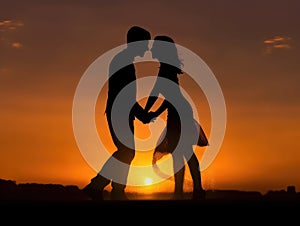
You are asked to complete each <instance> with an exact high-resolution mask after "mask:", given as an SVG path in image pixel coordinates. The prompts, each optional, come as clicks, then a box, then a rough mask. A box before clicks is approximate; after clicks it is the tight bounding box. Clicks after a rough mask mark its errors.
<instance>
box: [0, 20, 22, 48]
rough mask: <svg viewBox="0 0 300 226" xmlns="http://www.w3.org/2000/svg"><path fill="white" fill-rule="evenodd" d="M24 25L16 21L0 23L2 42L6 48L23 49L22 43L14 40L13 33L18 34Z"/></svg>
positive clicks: (0, 40)
mask: <svg viewBox="0 0 300 226" xmlns="http://www.w3.org/2000/svg"><path fill="white" fill-rule="evenodd" d="M23 26H24V23H23V22H21V21H15V20H2V21H0V42H1V43H2V44H4V45H6V46H10V47H12V48H16V49H19V48H21V47H23V45H22V43H21V42H20V41H15V40H12V38H11V37H12V36H13V35H12V33H13V32H14V33H15V32H16V31H17V30H18V29H19V28H20V27H23Z"/></svg>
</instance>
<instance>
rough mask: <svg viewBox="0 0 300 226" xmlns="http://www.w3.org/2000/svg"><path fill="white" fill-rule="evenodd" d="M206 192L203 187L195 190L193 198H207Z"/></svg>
mask: <svg viewBox="0 0 300 226" xmlns="http://www.w3.org/2000/svg"><path fill="white" fill-rule="evenodd" d="M205 196H206V192H205V190H203V189H199V190H194V191H193V195H192V199H193V200H205Z"/></svg>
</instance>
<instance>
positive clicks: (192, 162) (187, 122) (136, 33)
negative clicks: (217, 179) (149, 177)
mask: <svg viewBox="0 0 300 226" xmlns="http://www.w3.org/2000/svg"><path fill="white" fill-rule="evenodd" d="M149 40H151V35H150V32H148V31H147V30H145V29H144V28H141V27H138V26H133V27H131V28H130V29H129V30H128V32H127V47H126V48H125V49H124V50H122V51H121V52H120V53H118V54H117V55H116V56H115V57H114V58H113V59H112V61H111V63H110V65H109V79H108V98H107V103H106V111H105V112H106V118H107V122H108V126H109V129H110V133H111V137H112V139H113V142H114V144H115V146H116V148H117V150H116V151H115V152H114V153H113V154H112V156H111V157H110V158H109V159H108V160H107V161H106V162H105V164H104V165H103V167H102V168H101V170H100V171H99V172H98V174H97V175H96V176H95V177H94V178H92V179H91V182H90V183H89V184H88V185H87V186H86V187H85V188H84V189H83V191H84V192H86V193H87V194H88V195H90V196H91V198H92V199H96V200H101V199H103V196H102V195H103V190H104V188H105V187H106V186H107V185H109V184H110V183H111V186H112V190H111V197H112V198H113V199H117V200H123V199H127V198H126V194H125V188H126V184H127V177H128V173H129V168H130V164H131V162H132V160H133V159H134V156H135V148H134V120H135V118H137V119H138V120H140V121H142V122H143V123H144V124H146V123H149V122H150V121H152V120H153V119H154V118H156V117H158V116H159V115H160V114H161V113H162V112H164V111H165V110H167V112H168V116H167V124H166V133H164V134H165V136H164V138H163V140H162V141H161V140H160V143H159V145H158V146H157V147H156V148H155V150H154V154H153V164H154V165H155V164H156V162H157V161H158V160H159V159H160V158H161V157H162V156H163V155H164V154H172V159H173V169H174V176H175V190H174V192H175V195H176V197H177V196H179V197H180V196H182V195H183V182H184V170H185V167H184V160H185V159H186V161H187V163H188V166H189V169H190V172H191V176H192V179H193V185H194V187H193V198H194V199H203V198H204V197H205V190H204V189H203V187H202V182H201V173H200V165H199V161H198V159H197V157H196V155H195V154H194V151H193V145H200V146H206V145H208V141H207V139H206V136H205V134H204V133H203V130H202V129H201V126H200V125H199V124H198V125H197V122H196V121H195V119H194V117H193V110H192V107H191V106H190V104H189V102H188V101H187V100H186V99H185V98H184V96H183V94H182V93H181V91H180V87H179V83H178V75H180V74H182V73H183V72H182V70H181V66H182V65H181V61H180V60H179V57H178V53H177V48H176V45H175V43H174V41H173V40H172V39H171V38H170V37H167V36H156V37H155V38H154V43H153V46H152V49H151V53H152V57H153V58H156V59H157V60H158V61H159V62H160V69H159V73H158V76H157V80H156V82H155V84H154V87H153V89H152V91H151V95H150V96H149V98H148V100H147V103H146V105H145V108H143V107H141V106H140V105H139V103H138V102H137V101H136V74H135V67H134V64H133V61H134V58H135V57H137V56H140V57H142V56H144V54H145V52H146V51H148V50H149V47H148V45H149ZM139 41H142V42H139ZM162 41H163V43H166V45H161V43H162ZM132 44H133V45H132ZM166 62H170V64H169V63H166ZM120 68H121V69H120ZM166 81H169V82H171V83H168V82H166ZM170 84H174V85H170ZM125 87H126V98H123V99H122V105H123V106H124V107H123V108H122V107H121V108H118V110H117V113H114V111H113V104H114V101H115V100H116V98H117V96H118V94H119V93H120V92H121V91H122V90H123V89H124V88H125ZM159 94H161V95H163V97H164V101H163V103H162V104H161V105H160V107H159V108H158V109H157V110H156V111H155V112H151V111H150V112H149V110H150V109H151V107H152V106H153V104H154V103H155V101H156V100H157V98H158V95H159ZM133 101H134V102H133ZM174 101H175V102H176V103H175V105H176V106H174V103H173V102H174ZM132 103H134V104H132ZM126 106H133V107H132V108H131V109H130V111H129V113H128V110H127V109H126ZM178 106H179V107H180V108H181V109H180V111H178V109H177V108H178ZM126 114H127V116H126ZM124 115H125V117H127V118H126V119H127V123H128V122H129V127H130V130H131V131H129V133H128V134H126V136H125V137H126V139H125V140H126V144H125V143H124V140H122V141H120V139H119V137H118V136H117V135H118V134H116V131H115V129H113V125H114V126H115V125H122V123H124ZM112 120H114V121H112ZM182 125H184V129H183V128H182V127H183V126H182ZM197 126H198V128H197ZM114 128H115V127H114ZM199 128H200V130H199ZM182 131H184V134H182ZM200 132H201V133H200ZM195 134H196V135H195ZM200 134H201V135H202V136H200ZM195 137H196V139H195ZM200 141H201V142H200ZM116 160H119V161H120V162H122V163H124V164H122V165H120V164H118V167H117V168H116V167H115V166H116V164H115V161H116ZM112 172H113V173H114V174H116V175H117V177H116V178H118V179H117V180H116V181H114V180H113V179H112V178H110V177H108V176H107V175H109V174H110V173H112ZM114 178H115V177H114Z"/></svg>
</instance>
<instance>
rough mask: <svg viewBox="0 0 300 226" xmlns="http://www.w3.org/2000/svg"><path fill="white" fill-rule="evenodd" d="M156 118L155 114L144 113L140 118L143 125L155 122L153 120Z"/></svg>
mask: <svg viewBox="0 0 300 226" xmlns="http://www.w3.org/2000/svg"><path fill="white" fill-rule="evenodd" d="M156 117H157V115H156V113H155V112H152V111H150V112H146V111H145V112H144V114H143V116H142V118H141V121H142V122H143V123H144V124H148V123H150V122H154V121H155V118H156Z"/></svg>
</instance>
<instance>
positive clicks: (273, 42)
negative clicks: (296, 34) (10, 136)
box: [264, 35, 291, 54]
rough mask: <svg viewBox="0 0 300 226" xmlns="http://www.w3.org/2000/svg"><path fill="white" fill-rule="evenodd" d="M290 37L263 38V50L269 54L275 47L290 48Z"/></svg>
mask: <svg viewBox="0 0 300 226" xmlns="http://www.w3.org/2000/svg"><path fill="white" fill-rule="evenodd" d="M290 41H291V38H290V37H288V36H278V35H277V36H274V37H272V38H268V39H265V40H264V45H265V52H266V53H267V54H271V53H272V52H273V51H274V50H275V49H290V48H291V44H290Z"/></svg>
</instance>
